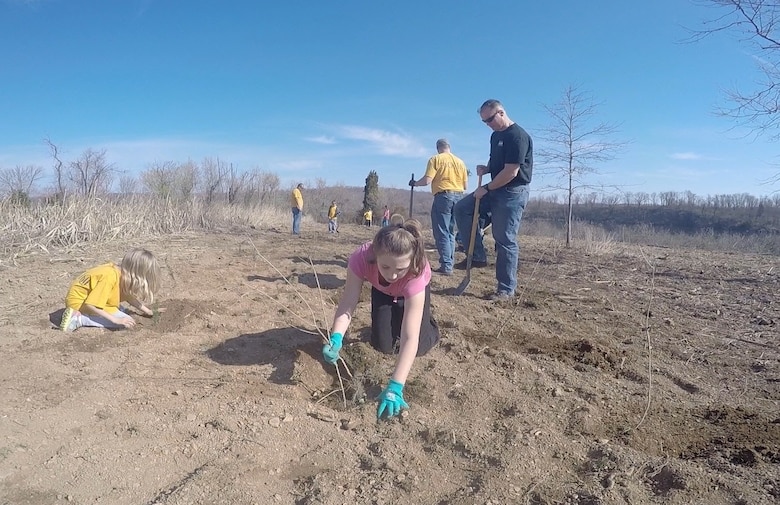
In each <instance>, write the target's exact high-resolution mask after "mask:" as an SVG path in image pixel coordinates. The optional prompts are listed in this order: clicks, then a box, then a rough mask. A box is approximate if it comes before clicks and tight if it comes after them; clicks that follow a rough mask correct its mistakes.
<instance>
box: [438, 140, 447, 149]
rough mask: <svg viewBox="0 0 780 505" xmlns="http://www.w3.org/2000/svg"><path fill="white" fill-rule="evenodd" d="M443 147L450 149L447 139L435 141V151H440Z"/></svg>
mask: <svg viewBox="0 0 780 505" xmlns="http://www.w3.org/2000/svg"><path fill="white" fill-rule="evenodd" d="M444 147H450V143H449V142H447V139H439V140H437V141H436V149H442V148H444Z"/></svg>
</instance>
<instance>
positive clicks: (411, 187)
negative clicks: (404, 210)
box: [409, 174, 416, 219]
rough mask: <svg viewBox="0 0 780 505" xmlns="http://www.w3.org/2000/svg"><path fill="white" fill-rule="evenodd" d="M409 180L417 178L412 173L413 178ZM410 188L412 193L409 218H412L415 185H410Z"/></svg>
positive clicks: (410, 194) (410, 195)
mask: <svg viewBox="0 0 780 505" xmlns="http://www.w3.org/2000/svg"><path fill="white" fill-rule="evenodd" d="M409 180H410V181H414V180H416V179H415V178H414V174H412V178H411V179H409ZM409 190H410V193H409V219H411V218H412V207H413V205H414V186H409Z"/></svg>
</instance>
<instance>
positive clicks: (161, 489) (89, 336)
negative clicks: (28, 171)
mask: <svg viewBox="0 0 780 505" xmlns="http://www.w3.org/2000/svg"><path fill="white" fill-rule="evenodd" d="M322 228H323V229H322V230H317V231H314V232H312V231H309V230H304V236H303V237H302V238H293V237H291V236H290V235H289V234H287V233H286V232H284V231H279V230H250V232H249V234H235V233H233V234H227V233H226V234H192V235H186V236H174V237H165V238H161V239H157V240H154V241H151V242H149V243H146V244H144V245H146V246H148V247H149V248H151V249H152V250H153V251H154V252H155V253H156V254H157V255H158V256H159V257H160V259H161V262H162V265H163V267H164V268H163V272H164V275H165V279H164V281H165V282H164V290H163V291H164V292H163V293H162V296H161V301H160V305H161V306H164V307H166V308H167V312H165V313H163V314H162V315H161V316H160V317H159V319H157V318H155V319H144V318H137V319H138V320H139V323H140V324H139V325H138V327H137V329H136V330H133V331H120V332H111V331H106V330H99V329H86V328H82V329H79V330H77V331H76V332H74V333H71V334H65V333H62V332H60V331H56V330H54V329H53V325H52V324H51V322H50V321H49V317H48V316H49V315H50V314H51V318H52V319H53V320H54V321H57V317H58V315H57V313H56V312H57V310H58V309H59V308H60V304H61V303H62V299H63V297H64V294H65V291H66V289H67V287H68V284H69V283H70V281H71V279H72V278H73V277H75V276H76V275H77V274H79V273H80V272H81V271H83V270H84V269H86V268H87V267H89V266H91V265H94V264H99V263H101V262H104V261H107V260H110V259H116V258H118V257H120V256H121V255H122V253H123V252H124V250H125V249H127V248H129V247H132V246H136V245H137V244H135V243H114V244H111V245H110V246H108V247H97V246H94V245H89V246H84V247H83V248H72V249H71V250H67V251H65V250H62V251H50V252H49V253H48V254H45V253H43V252H42V251H39V252H38V253H37V254H34V253H28V254H27V255H24V256H20V257H16V258H15V259H14V260H13V262H3V263H0V273H1V275H0V279H1V280H2V282H0V302H2V311H1V313H0V328H1V331H0V333H2V338H0V349H2V354H3V356H4V360H3V367H2V371H0V386H1V388H2V391H3V393H2V400H0V407H1V409H0V479H1V480H0V503H1V504H3V505H5V504H14V505H24V504H27V505H43V504H52V503H73V504H96V503H110V504H133V505H138V504H143V505H152V504H155V505H159V504H166V505H179V504H181V505H184V504H188V505H191V504H209V505H213V504H258V505H261V504H262V505H264V504H269V503H289V504H298V505H315V504H319V505H340V504H343V503H360V504H363V503H366V504H397V503H413V504H439V505H460V504H464V505H465V504H488V503H490V504H493V505H498V504H508V503H519V504H535V505H542V504H545V505H552V504H571V505H573V504H580V505H595V504H639V503H668V504H690V503H697V504H711V505H717V504H729V505H738V504H763V503H767V504H769V503H777V502H778V500H780V388H779V385H780V342H779V341H778V322H780V307H779V306H778V302H777V295H776V293H778V292H779V291H780V267H778V261H777V258H776V257H771V256H755V255H744V254H726V253H711V252H693V251H685V250H672V249H661V248H653V247H644V248H639V247H633V246H622V245H613V246H612V247H611V250H609V251H606V252H601V253H599V254H591V255H589V254H586V253H585V252H584V251H583V249H581V248H577V247H575V248H572V249H562V248H561V247H560V245H558V244H557V243H555V242H553V241H550V240H546V239H539V238H534V237H525V236H524V237H522V240H521V245H522V248H523V249H522V256H523V263H522V266H521V271H520V293H519V296H518V297H517V299H516V300H514V301H511V302H502V303H498V304H496V303H491V302H489V301H487V300H485V299H484V298H483V296H484V295H486V294H488V293H490V292H491V291H492V289H493V286H494V272H493V271H492V268H488V269H479V270H473V272H472V281H471V285H470V286H469V289H468V291H467V293H466V294H465V295H464V296H461V297H455V296H452V292H453V289H454V288H455V287H456V286H457V285H458V284H459V283H460V281H461V279H462V278H463V277H462V276H463V273H456V275H455V276H453V277H449V278H447V277H439V276H437V277H435V278H434V281H433V286H432V287H433V292H434V298H433V305H434V307H433V310H434V315H435V317H436V318H437V320H438V321H439V323H440V326H441V328H442V333H443V338H442V343H441V345H440V346H439V347H437V348H436V349H434V350H433V351H432V352H431V353H430V354H429V355H428V356H425V357H423V358H420V359H418V360H417V361H416V362H415V366H414V369H413V371H412V375H411V377H410V380H409V382H408V384H407V387H406V390H405V393H406V398H407V400H408V402H409V403H410V405H411V409H410V410H409V412H408V415H406V416H405V417H403V418H402V419H397V420H393V421H389V422H388V421H383V422H377V421H376V419H375V409H376V404H375V402H374V400H373V399H374V397H375V396H376V394H377V393H378V392H379V391H380V389H381V387H382V386H383V385H384V383H385V382H386V381H387V378H388V376H389V373H390V371H391V370H392V367H393V359H392V358H391V357H387V356H382V355H379V354H378V353H376V352H375V351H374V350H373V349H371V347H370V346H369V345H368V344H366V343H365V339H366V338H367V337H368V336H369V329H368V328H369V307H368V303H367V296H364V299H363V302H361V304H360V306H359V309H358V312H357V314H356V317H355V319H354V321H353V324H352V332H351V334H350V335H348V337H347V341H348V343H347V345H346V347H345V351H344V356H345V357H346V359H347V360H348V362H349V363H350V366H351V368H352V370H353V372H354V374H355V378H353V379H350V378H349V377H347V376H346V375H344V376H343V380H344V394H343V395H342V392H341V390H340V389H339V378H338V377H337V376H336V374H335V369H334V368H333V367H331V366H325V365H324V364H323V362H322V360H321V356H320V347H321V341H320V337H319V335H317V334H316V333H314V330H315V328H316V327H317V326H319V327H328V325H329V324H330V319H331V318H332V314H333V308H334V304H335V302H336V300H337V299H338V296H339V294H340V292H341V286H342V284H343V280H344V278H345V266H346V258H347V256H348V254H349V253H350V252H351V251H352V250H353V249H354V248H355V247H356V246H357V245H358V244H360V243H362V242H363V241H365V240H368V239H369V238H370V236H371V233H372V232H373V231H375V230H368V229H365V228H362V227H358V226H355V227H349V226H344V227H343V228H342V233H340V234H338V235H335V236H334V235H329V234H327V233H326V231H325V229H324V225H322ZM430 256H431V257H432V259H433V260H434V261H433V265H434V267H435V266H437V262H436V261H435V254H433V253H431V254H430ZM266 260H267V261H266ZM283 275H284V276H285V277H288V278H289V280H290V283H288V282H286V281H285V280H284V279H283V278H282V276H283ZM334 391H335V393H334ZM345 405H346V406H345Z"/></svg>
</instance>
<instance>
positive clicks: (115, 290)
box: [60, 249, 163, 331]
mask: <svg viewBox="0 0 780 505" xmlns="http://www.w3.org/2000/svg"><path fill="white" fill-rule="evenodd" d="M159 282H160V267H159V266H158V265H157V259H156V258H155V257H154V255H153V254H152V253H151V252H149V251H147V250H146V249H133V250H131V251H129V252H128V253H127V254H125V256H124V257H123V258H122V261H121V263H119V264H115V263H106V264H105V265H100V266H96V267H94V268H91V269H89V270H87V271H86V272H84V273H83V274H81V275H80V276H79V277H78V278H77V279H76V280H75V281H73V284H71V286H70V289H68V294H67V295H66V296H65V312H63V313H62V321H61V322H60V329H61V330H62V331H73V330H75V329H76V328H80V327H81V326H92V327H97V328H109V329H114V330H119V329H125V328H132V327H134V326H135V320H134V319H133V317H132V316H131V315H130V314H128V313H126V312H124V311H123V310H122V309H121V308H120V307H119V305H120V303H121V302H127V303H128V304H130V305H132V306H133V307H135V308H136V309H137V310H138V311H139V312H140V313H141V314H142V315H145V316H148V317H151V316H152V315H154V312H153V311H152V309H150V308H149V307H147V306H146V305H144V303H143V302H148V303H150V304H151V303H154V295H155V293H156V292H157V290H158V288H159ZM160 311H161V312H162V311H163V309H160Z"/></svg>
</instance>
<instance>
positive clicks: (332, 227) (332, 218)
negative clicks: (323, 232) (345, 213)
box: [328, 200, 341, 233]
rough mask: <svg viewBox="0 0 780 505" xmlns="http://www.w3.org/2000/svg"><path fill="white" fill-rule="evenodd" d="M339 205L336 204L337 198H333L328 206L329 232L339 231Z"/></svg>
mask: <svg viewBox="0 0 780 505" xmlns="http://www.w3.org/2000/svg"><path fill="white" fill-rule="evenodd" d="M339 214H341V213H340V212H339V207H338V205H336V200H333V201H332V202H331V204H330V207H329V208H328V233H338V232H339V223H338V218H339Z"/></svg>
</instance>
